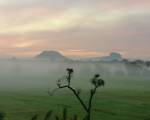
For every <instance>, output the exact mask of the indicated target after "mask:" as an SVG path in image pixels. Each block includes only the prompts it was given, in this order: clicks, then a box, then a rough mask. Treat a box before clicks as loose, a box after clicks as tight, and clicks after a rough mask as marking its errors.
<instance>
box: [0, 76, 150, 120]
mask: <svg viewBox="0 0 150 120" xmlns="http://www.w3.org/2000/svg"><path fill="white" fill-rule="evenodd" d="M106 83H107V84H106V86H105V87H104V88H103V89H100V90H99V91H98V93H97V94H96V97H95V98H94V105H93V116H92V117H93V120H150V87H149V85H150V80H149V79H132V80H131V79H121V78H119V79H113V80H112V81H111V80H109V79H106ZM80 85H81V84H80ZM81 95H82V96H83V98H84V99H85V101H86V100H87V99H86V98H87V97H88V91H87V90H84V91H83V92H82V94H81ZM63 108H68V112H69V115H70V116H73V115H74V114H78V115H79V116H80V118H82V117H83V116H84V113H83V110H82V108H81V106H80V105H79V103H78V101H77V100H76V98H75V97H74V96H73V95H72V93H71V92H69V91H65V90H64V91H59V92H57V93H55V94H54V95H53V96H49V95H48V93H47V89H45V87H42V88H37V89H32V90H31V89H28V90H27V89H25V90H14V91H11V90H0V111H3V112H5V113H6V114H7V116H6V119H5V120H30V118H31V117H32V116H33V115H35V114H38V115H39V118H40V119H39V120H42V118H43V116H44V115H45V114H46V112H48V111H49V110H53V111H54V113H53V114H57V115H61V113H62V109H63Z"/></svg>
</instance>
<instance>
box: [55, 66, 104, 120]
mask: <svg viewBox="0 0 150 120" xmlns="http://www.w3.org/2000/svg"><path fill="white" fill-rule="evenodd" d="M73 72H74V70H73V69H72V68H67V75H66V77H65V79H66V81H67V83H65V84H64V83H62V79H59V80H58V81H57V86H58V88H59V89H62V88H68V89H69V90H71V91H72V92H73V94H74V95H75V97H76V98H77V100H78V101H79V102H80V104H81V105H82V107H83V109H84V110H85V112H86V117H85V119H86V120H90V119H91V112H92V111H91V110H92V101H93V97H94V95H95V94H96V91H97V89H98V88H99V87H101V86H104V84H105V82H104V80H102V79H101V78H100V75H99V74H96V75H95V76H94V77H93V78H92V80H91V83H92V85H93V86H94V87H93V89H91V90H90V96H89V100H88V104H86V103H85V102H84V101H83V99H81V97H80V93H81V91H80V90H79V89H78V90H76V89H75V88H73V87H72V86H71V79H72V76H73ZM56 119H58V117H56ZM75 119H76V118H75Z"/></svg>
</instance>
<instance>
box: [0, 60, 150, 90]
mask: <svg viewBox="0 0 150 120" xmlns="http://www.w3.org/2000/svg"><path fill="white" fill-rule="evenodd" d="M68 67H71V68H73V69H74V78H73V80H72V82H73V84H74V85H75V86H76V87H82V88H88V87H89V86H90V82H89V81H90V79H91V78H92V77H93V75H94V74H96V73H100V74H101V76H102V78H104V79H105V81H106V82H107V84H106V87H108V88H109V87H122V86H124V87H126V85H130V84H131V85H132V83H133V84H134V83H137V81H141V83H142V82H148V81H150V79H149V78H150V67H148V66H142V65H130V64H125V63H122V62H79V61H78V62H72V61H71V62H50V61H49V60H36V59H33V60H31V59H30V60H19V59H14V60H13V59H12V60H0V90H28V89H43V88H44V89H45V90H48V89H53V88H55V87H57V86H56V81H57V80H58V78H64V75H66V71H65V70H66V68H68ZM116 80H117V81H116ZM113 85H114V86H113ZM139 85H140V87H141V89H142V87H145V86H142V84H139ZM126 88H127V89H128V87H126ZM135 89H136V88H135ZM137 89H139V88H137Z"/></svg>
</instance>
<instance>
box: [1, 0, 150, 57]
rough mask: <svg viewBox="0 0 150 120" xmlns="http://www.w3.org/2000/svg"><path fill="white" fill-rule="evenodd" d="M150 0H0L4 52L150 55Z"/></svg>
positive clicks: (75, 54) (85, 55)
mask: <svg viewBox="0 0 150 120" xmlns="http://www.w3.org/2000/svg"><path fill="white" fill-rule="evenodd" d="M149 38H150V1H149V0H115V1H110V0H102V1H101V0H100V1H97V0H92V1H91V0H77V1H74V0H61V1H60V0H55V1H53V0H45V1H43V0H32V1H31V0H21V1H20V0H11V1H10V0H0V54H3V55H5V54H6V55H15V56H34V55H36V54H37V53H39V52H40V51H43V50H58V51H61V52H62V53H63V54H65V55H67V56H76V57H93V56H103V55H108V54H109V53H110V52H119V53H122V54H123V55H124V56H125V57H128V58H150V54H149V53H150V48H149V44H150V40H149Z"/></svg>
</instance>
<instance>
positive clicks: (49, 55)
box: [35, 51, 68, 61]
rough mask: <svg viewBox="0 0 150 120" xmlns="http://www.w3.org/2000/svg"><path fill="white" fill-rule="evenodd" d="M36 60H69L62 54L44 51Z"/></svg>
mask: <svg viewBox="0 0 150 120" xmlns="http://www.w3.org/2000/svg"><path fill="white" fill-rule="evenodd" d="M35 58H37V59H46V60H51V61H65V60H67V59H68V58H67V57H65V56H63V55H62V54H61V53H59V52H57V51H43V52H41V53H40V54H39V55H37V56H36V57H35Z"/></svg>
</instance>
